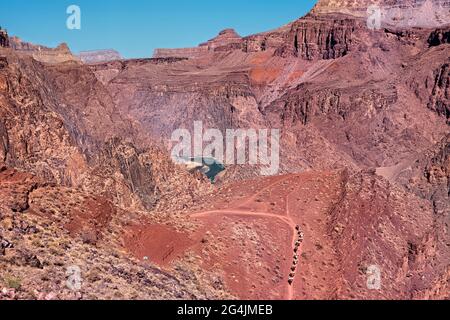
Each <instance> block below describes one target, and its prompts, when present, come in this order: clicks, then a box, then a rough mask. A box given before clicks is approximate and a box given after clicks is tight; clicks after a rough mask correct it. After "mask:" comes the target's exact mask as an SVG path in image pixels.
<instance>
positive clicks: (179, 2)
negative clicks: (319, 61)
mask: <svg viewBox="0 0 450 320" xmlns="http://www.w3.org/2000/svg"><path fill="white" fill-rule="evenodd" d="M315 3H316V1H315V0H69V1H67V0H7V1H6V0H1V1H0V26H2V27H3V28H6V29H8V32H9V33H10V34H11V35H17V36H19V37H20V38H22V39H23V40H25V41H29V42H33V43H39V44H42V45H46V46H50V47H54V46H56V45H58V44H59V43H61V42H66V43H67V44H68V45H69V47H70V48H71V49H72V51H73V52H76V53H77V52H79V51H83V50H93V49H109V48H113V49H116V50H118V51H119V52H120V53H121V54H122V55H123V56H124V57H127V58H136V57H150V56H151V55H152V53H153V50H154V49H155V48H179V47H189V46H196V45H198V44H199V43H201V42H204V41H206V40H208V39H210V38H212V37H214V36H215V35H216V34H217V33H218V32H219V31H220V30H222V29H225V28H234V29H236V31H237V32H238V33H240V34H241V35H249V34H252V33H257V32H262V31H267V30H270V29H274V28H277V27H279V26H281V25H284V24H286V23H288V22H290V21H293V20H295V19H297V18H299V17H301V16H303V15H304V14H306V13H307V12H308V11H309V10H310V9H311V8H312V7H313V6H314V4H315ZM72 4H75V5H78V6H79V7H80V8H81V21H82V22H81V23H82V24H81V30H69V29H67V28H66V20H67V18H68V14H66V9H67V7H68V6H69V5H72Z"/></svg>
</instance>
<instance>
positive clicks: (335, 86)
mask: <svg viewBox="0 0 450 320" xmlns="http://www.w3.org/2000/svg"><path fill="white" fill-rule="evenodd" d="M374 4H376V5H378V6H379V8H381V9H383V10H384V12H385V13H389V12H392V11H390V10H395V12H397V13H403V15H402V14H400V16H399V18H398V17H397V18H396V19H392V17H391V16H388V15H382V17H383V19H382V21H381V25H380V26H379V27H378V28H371V27H370V24H368V18H367V8H369V6H371V5H374ZM449 13H450V8H449V4H448V2H446V1H413V0H410V1H395V0H389V1H388V0H385V1H344V0H342V1H341V0H333V1H331V0H328V1H326V0H320V1H319V2H318V4H317V5H316V7H315V8H314V9H313V10H312V11H311V12H310V13H308V14H307V15H306V16H304V17H302V18H300V19H298V20H297V21H293V22H291V23H289V24H287V25H285V26H283V27H280V28H279V29H276V30H272V31H268V32H263V33H259V34H255V35H250V36H245V37H242V36H240V35H239V34H238V33H237V32H235V31H234V30H232V29H227V30H224V31H222V32H220V34H219V35H218V36H217V37H216V38H214V39H211V40H209V41H207V42H204V43H202V44H200V45H199V46H198V47H195V48H185V49H164V48H162V49H157V50H155V53H154V57H153V58H143V59H131V60H127V59H121V57H120V55H119V54H118V53H117V52H115V51H112V50H107V51H94V52H88V53H85V54H84V55H83V56H82V58H83V59H80V57H77V56H75V55H73V54H72V53H71V52H70V49H69V48H68V46H67V45H65V44H62V45H60V46H59V47H57V48H55V49H52V48H46V47H44V46H40V45H36V44H31V43H27V42H24V41H22V40H20V39H19V38H17V37H9V36H8V34H7V33H6V32H5V31H2V32H1V33H0V40H1V48H0V244H1V247H0V290H1V291H0V300H1V299H43V300H45V299H47V300H50V299H193V300H195V299H293V300H301V299H405V300H409V299H450V287H449V281H450V237H449V223H450V156H449V155H450V127H449V125H450V88H449V87H450V76H449V71H450V19H449V15H448V14H449ZM402 18H404V19H402ZM194 121H202V122H203V124H204V126H205V128H216V129H219V130H223V131H225V130H226V129H229V128H234V129H239V128H241V129H248V128H276V129H280V130H281V141H280V144H281V155H280V156H281V168H280V172H279V175H277V176H272V177H263V176H260V174H259V172H260V170H259V169H258V168H257V167H253V166H249V165H236V166H226V167H225V170H224V171H223V172H221V173H220V174H219V175H218V176H217V178H216V180H215V183H211V181H210V180H209V179H208V178H207V177H206V176H205V175H204V174H203V173H201V172H199V171H195V170H194V171H192V170H188V169H187V168H186V167H183V166H181V165H177V164H175V163H173V162H172V160H171V157H170V150H169V147H170V138H171V134H172V132H173V131H174V130H175V129H179V128H186V129H192V126H193V123H194ZM299 230H301V231H302V232H303V235H302V236H303V237H304V239H302V241H301V245H300V246H299V244H298V240H297V239H298V234H299ZM294 250H295V252H296V253H295V252H294ZM294 255H295V257H294V265H293V264H292V261H293V256H294ZM374 266H375V267H376V269H377V270H379V271H380V280H381V283H380V286H379V287H378V288H373V287H372V286H371V285H370V283H368V281H369V280H370V279H371V274H370V270H373V268H374ZM74 268H75V269H76V268H79V271H80V275H81V283H78V284H79V285H80V287H79V288H77V290H74V288H73V286H71V285H70V284H71V283H72V282H71V281H72V280H73V274H72V273H71V271H70V270H74ZM72 284H73V283H72ZM78 289H79V290H78Z"/></svg>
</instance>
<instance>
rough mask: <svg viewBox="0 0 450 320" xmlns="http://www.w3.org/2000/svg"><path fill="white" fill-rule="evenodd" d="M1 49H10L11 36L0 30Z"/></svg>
mask: <svg viewBox="0 0 450 320" xmlns="http://www.w3.org/2000/svg"><path fill="white" fill-rule="evenodd" d="M0 47H9V36H8V32H7V31H6V30H2V29H1V28H0Z"/></svg>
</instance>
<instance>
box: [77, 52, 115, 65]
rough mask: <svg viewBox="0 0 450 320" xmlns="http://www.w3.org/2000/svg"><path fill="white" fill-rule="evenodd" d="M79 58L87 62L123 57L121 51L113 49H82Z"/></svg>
mask: <svg viewBox="0 0 450 320" xmlns="http://www.w3.org/2000/svg"><path fill="white" fill-rule="evenodd" d="M78 58H79V59H80V60H81V61H82V62H83V63H86V64H96V63H104V62H110V61H116V60H122V59H123V57H122V56H121V55H120V53H119V52H117V51H116V50H112V49H107V50H92V51H82V52H80V53H79V54H78Z"/></svg>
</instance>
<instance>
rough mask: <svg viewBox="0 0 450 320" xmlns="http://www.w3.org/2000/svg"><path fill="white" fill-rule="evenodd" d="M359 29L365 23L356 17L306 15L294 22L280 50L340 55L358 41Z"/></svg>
mask: <svg viewBox="0 0 450 320" xmlns="http://www.w3.org/2000/svg"><path fill="white" fill-rule="evenodd" d="M357 29H362V28H361V23H360V22H359V21H357V20H354V19H346V18H342V19H321V18H320V17H314V18H311V17H306V18H304V19H300V20H298V21H296V22H295V23H294V24H293V25H292V28H291V31H290V32H289V36H288V38H287V45H286V44H284V46H282V47H281V48H279V49H278V50H277V53H278V54H281V55H286V54H292V55H295V56H298V57H301V58H303V59H307V60H312V59H317V58H318V59H336V58H340V57H343V56H345V55H346V54H347V53H348V52H349V51H350V50H352V48H353V47H354V46H355V45H356V40H357V39H356V34H357V32H356V30H357ZM358 31H361V30H358Z"/></svg>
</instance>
